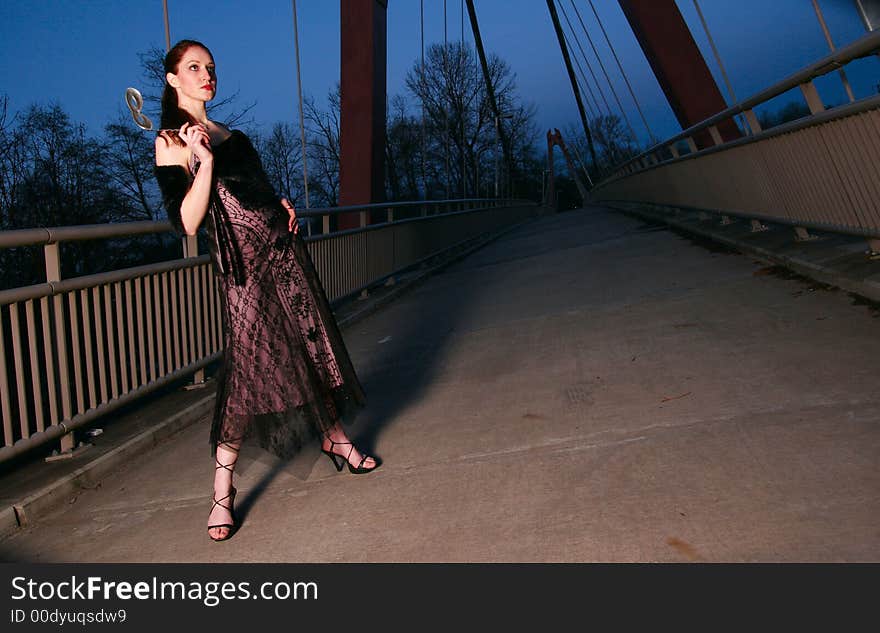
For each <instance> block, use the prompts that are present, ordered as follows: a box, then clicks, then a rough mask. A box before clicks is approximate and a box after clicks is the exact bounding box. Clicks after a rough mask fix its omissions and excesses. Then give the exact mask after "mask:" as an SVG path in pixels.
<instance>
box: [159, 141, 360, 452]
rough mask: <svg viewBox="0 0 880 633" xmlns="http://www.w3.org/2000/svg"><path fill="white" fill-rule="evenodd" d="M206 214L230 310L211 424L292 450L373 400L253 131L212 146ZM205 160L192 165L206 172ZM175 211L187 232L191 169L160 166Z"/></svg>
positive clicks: (228, 436)
mask: <svg viewBox="0 0 880 633" xmlns="http://www.w3.org/2000/svg"><path fill="white" fill-rule="evenodd" d="M213 152H214V177H213V179H214V186H213V190H212V195H211V202H210V205H209V212H208V214H207V215H206V222H205V228H206V230H207V232H208V236H209V242H210V251H211V260H212V263H213V267H214V274H215V277H216V279H217V280H218V281H219V284H220V297H221V299H222V301H221V303H222V310H223V341H224V344H225V349H224V354H223V360H222V366H221V368H220V370H219V372H218V374H217V400H216V406H215V409H214V416H213V421H212V426H211V438H210V442H211V446H212V452H213V451H215V450H216V447H217V444H218V443H219V442H235V441H240V440H244V439H245V438H248V437H256V438H257V439H258V441H259V443H260V445H261V446H263V448H266V449H267V450H270V451H271V452H273V453H275V454H276V455H278V456H280V457H283V458H289V457H292V456H293V455H294V454H295V453H296V452H298V450H299V449H300V448H302V446H303V445H305V443H306V442H307V441H308V440H309V439H313V438H317V437H320V435H321V434H322V433H323V432H326V431H327V430H329V429H330V427H332V426H333V425H334V424H335V423H336V422H337V421H340V420H346V421H347V420H348V419H349V417H350V415H351V414H353V413H354V412H356V410H357V409H359V408H360V407H361V406H362V405H363V404H364V402H365V396H364V391H363V388H362V386H361V384H360V381H359V380H358V378H357V375H356V374H355V371H354V368H353V367H352V363H351V360H350V358H349V355H348V351H347V350H346V348H345V344H344V342H343V340H342V336H341V335H340V333H339V329H338V327H337V325H336V320H335V318H334V316H333V313H332V310H331V309H330V305H329V303H328V301H327V297H326V295H325V292H324V289H323V287H322V285H321V282H320V280H319V279H318V276H317V273H316V272H315V268H314V265H313V263H312V260H311V257H310V255H309V253H308V250H307V249H306V245H305V243H304V242H303V240H302V238H301V237H299V235H296V234H294V233H292V232H291V231H289V230H288V221H289V217H290V216H289V215H288V213H287V211H286V210H285V209H284V207H282V206H281V204H280V201H279V199H278V197H277V196H276V195H275V192H274V191H273V189H272V186H271V185H270V183H269V181H268V178H267V177H266V174H265V172H264V171H263V167H262V164H261V163H260V159H259V155H258V154H257V152H256V150H255V149H254V147H253V145H252V144H251V142H250V140H249V139H248V138H247V136H246V135H245V134H243V133H242V132H240V131H238V130H233V132H232V134H231V135H230V136H229V137H227V139H226V140H224V141H222V142H221V143H219V144H218V145H217V146H215V147H214V148H213ZM198 168H199V165H198V161H197V159H195V158H194V159H193V163H192V164H191V170H192V173H193V174H194V173H196V172H197V171H198ZM156 176H157V179H158V181H159V183H160V188H161V189H162V194H163V201H164V202H165V206H166V210H167V212H168V218H169V220H170V221H171V223H172V225H173V226H174V227H175V230H176V231H177V232H178V233H180V234H182V233H183V225H182V223H181V220H180V201H181V200H182V199H183V196H184V195H185V194H186V191H187V190H188V187H189V184H190V183H191V182H192V178H193V176H191V175H190V174H189V173H188V172H187V171H186V170H185V169H184V168H183V167H180V166H173V167H164V166H163V167H157V168H156Z"/></svg>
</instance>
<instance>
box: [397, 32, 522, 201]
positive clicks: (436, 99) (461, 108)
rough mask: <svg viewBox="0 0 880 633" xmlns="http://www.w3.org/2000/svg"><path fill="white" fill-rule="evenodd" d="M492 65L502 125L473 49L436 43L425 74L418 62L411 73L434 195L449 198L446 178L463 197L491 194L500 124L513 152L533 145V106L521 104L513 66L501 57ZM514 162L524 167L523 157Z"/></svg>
mask: <svg viewBox="0 0 880 633" xmlns="http://www.w3.org/2000/svg"><path fill="white" fill-rule="evenodd" d="M487 65H488V69H489V81H490V82H491V83H492V86H493V89H494V92H495V96H496V100H497V103H498V107H499V111H500V114H501V118H500V119H499V120H498V121H496V119H495V115H494V113H493V111H492V108H491V105H490V102H489V99H488V94H487V91H486V84H485V80H484V77H483V73H482V70H481V68H480V65H479V63H478V62H477V59H476V56H475V54H474V52H473V49H472V48H471V47H470V46H467V45H462V44H460V43H457V42H454V43H449V44H447V45H446V46H445V47H444V46H443V45H442V44H433V45H431V46H430V47H429V48H428V50H427V51H426V54H425V66H424V69H422V66H421V63H418V62H417V63H416V64H414V65H413V67H412V68H411V69H410V71H409V72H408V73H407V76H406V85H407V88H408V90H409V92H410V93H411V94H412V95H413V96H414V97H415V99H416V100H417V103H418V106H419V109H420V110H423V111H424V130H425V131H424V135H425V139H424V143H423V145H424V157H423V158H424V165H425V167H424V170H425V174H424V179H425V181H426V184H427V185H428V186H429V194H434V195H436V194H441V192H443V194H441V195H445V182H446V181H447V179H449V180H451V181H452V182H454V183H455V185H456V186H455V190H456V191H457V192H458V193H459V194H460V195H462V196H467V195H471V194H479V193H481V192H483V193H487V192H488V191H489V190H490V189H491V188H490V186H489V183H491V182H492V181H493V180H494V177H495V172H496V168H495V165H496V164H497V165H498V166H499V167H498V169H499V170H500V169H502V166H501V165H502V163H503V161H502V159H501V158H500V156H501V154H502V151H501V143H500V139H499V135H498V133H497V128H496V125H503V126H504V127H505V131H507V133H508V135H510V137H511V140H512V142H511V147H512V148H517V150H522V149H523V148H524V147H525V146H527V145H532V144H533V143H534V138H535V134H536V131H535V128H534V125H533V120H534V112H535V111H534V107H532V106H527V105H524V104H522V103H521V101H520V99H519V97H518V95H517V93H516V82H515V76H514V74H513V72H512V71H511V69H510V67H509V66H508V64H507V63H506V62H505V61H504V60H502V59H501V58H500V57H498V56H497V55H489V57H488V59H487ZM423 70H424V72H423ZM420 145H422V143H420ZM447 157H449V160H448V164H449V174H448V177H447V174H446V169H447V167H446V164H447ZM420 158H422V157H420ZM515 160H516V161H517V162H521V160H522V157H521V156H520V157H518V158H515ZM419 162H420V163H421V160H420V161H419ZM420 169H421V165H420Z"/></svg>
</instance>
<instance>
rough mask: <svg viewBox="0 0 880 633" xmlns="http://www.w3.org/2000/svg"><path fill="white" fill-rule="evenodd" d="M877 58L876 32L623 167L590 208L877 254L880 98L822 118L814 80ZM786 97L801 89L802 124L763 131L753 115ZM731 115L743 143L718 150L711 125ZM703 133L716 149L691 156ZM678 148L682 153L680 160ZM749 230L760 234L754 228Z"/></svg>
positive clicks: (879, 48) (604, 183)
mask: <svg viewBox="0 0 880 633" xmlns="http://www.w3.org/2000/svg"><path fill="white" fill-rule="evenodd" d="M878 51H880V31H874V32H871V33H869V34H868V35H865V36H864V37H862V38H860V39H859V40H857V41H856V42H853V43H852V44H850V45H848V46H846V47H844V48H840V49H838V50H837V51H836V52H835V53H833V54H831V55H828V56H827V57H824V58H822V59H821V60H819V61H817V62H815V63H814V64H811V65H809V66H807V67H806V68H804V69H802V70H801V71H799V72H797V73H794V74H793V75H791V76H790V77H788V78H786V79H785V80H783V81H781V82H779V83H777V84H775V85H774V86H772V87H770V88H768V89H766V90H764V91H762V92H760V93H758V94H756V95H754V96H753V97H751V98H749V99H746V100H744V101H742V102H740V103H738V104H737V105H735V106H733V107H731V108H728V109H726V110H724V111H722V112H719V113H718V114H716V115H714V116H712V117H710V118H708V119H706V120H705V121H702V122H700V123H699V124H697V125H694V126H692V127H690V128H688V129H687V130H684V131H683V132H681V133H680V134H677V135H675V136H673V137H671V138H669V139H667V140H665V141H663V142H661V143H659V144H657V145H655V146H653V147H651V148H650V149H648V150H646V151H645V152H643V153H641V154H639V155H638V156H636V157H634V158H632V159H630V160H628V161H626V162H624V163H622V164H621V165H619V166H617V167H616V168H614V170H613V173H612V175H611V176H610V177H608V178H606V179H605V180H603V181H602V182H600V183H599V184H598V185H597V186H596V188H595V189H594V190H593V191H592V195H593V198H594V199H595V200H597V201H602V202H612V201H618V202H630V203H648V204H653V205H663V206H669V207H677V208H691V209H700V210H703V211H712V212H715V213H717V214H720V215H723V216H727V215H732V216H742V217H747V218H753V219H756V220H758V221H759V220H761V219H764V220H767V221H771V222H778V223H783V224H790V225H793V226H795V227H796V228H797V229H798V230H800V231H803V229H804V228H805V227H808V228H809V227H811V228H816V229H820V230H827V231H833V232H840V233H847V234H853V235H861V236H865V237H867V238H869V240H873V242H872V243H874V244H876V239H875V238H877V237H878V236H880V95H877V96H872V97H868V98H865V99H861V100H859V101H856V102H854V103H849V104H846V105H842V106H838V107H834V108H831V109H827V110H826V108H825V105H824V104H823V102H822V100H821V98H820V96H819V93H818V91H817V90H816V87H815V85H814V83H813V80H814V79H816V78H817V77H821V76H823V75H825V74H827V73H830V72H832V71H835V70H837V69H838V68H840V67H842V66H845V65H846V64H848V63H849V62H851V61H853V60H855V59H859V58H862V57H867V56H870V55H873V54H875V53H877V52H878ZM793 88H800V91H801V94H802V96H803V98H804V100H805V102H806V105H807V107H808V108H809V110H810V115H809V116H805V117H803V118H801V119H798V120H796V121H792V122H790V123H785V124H782V125H779V126H776V127H773V128H770V129H768V130H762V129H761V125H760V123H759V121H758V118H757V117H756V116H755V113H754V108H755V107H756V106H758V105H760V104H762V103H765V102H766V101H768V100H770V99H772V98H774V97H776V96H779V95H781V94H783V93H785V92H786V91H788V90H791V89H793ZM739 114H743V115H744V116H745V119H746V121H747V122H748V130H747V132H748V133H749V135H748V136H744V137H743V138H739V139H736V140H732V141H726V142H725V141H724V140H723V139H722V138H721V135H720V133H719V131H718V124H719V123H721V122H723V121H726V120H730V119H733V117H735V116H737V115H739ZM706 131H708V132H709V134H710V136H711V138H712V139H713V142H714V146H713V147H709V148H706V149H702V150H698V149H697V146H696V143H695V141H694V138H695V137H696V136H697V135H698V134H700V133H701V132H702V133H705V132H706ZM682 141H683V142H685V143H686V144H687V146H688V148H689V149H690V153H688V154H685V155H681V153H680V152H679V150H678V147H677V145H678V144H679V143H680V142H682ZM753 226H754V227H755V228H756V230H760V223H759V222H755V223H753Z"/></svg>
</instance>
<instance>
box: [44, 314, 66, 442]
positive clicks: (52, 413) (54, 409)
mask: <svg viewBox="0 0 880 633" xmlns="http://www.w3.org/2000/svg"><path fill="white" fill-rule="evenodd" d="M40 313H41V316H42V317H43V318H42V321H43V354H44V355H45V357H46V387H47V389H48V390H49V426H52V425H53V424H57V423H58V422H59V421H60V420H61V418H59V417H58V395H57V394H58V392H57V389H56V380H55V354H54V353H53V352H52V350H53V347H54V346H53V345H52V320H51V316H50V310H49V297H41V298H40Z"/></svg>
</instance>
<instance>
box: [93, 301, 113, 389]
mask: <svg viewBox="0 0 880 633" xmlns="http://www.w3.org/2000/svg"><path fill="white" fill-rule="evenodd" d="M102 288H103V289H104V293H102V292H101V289H102ZM106 290H107V286H95V287H94V288H92V307H93V308H94V310H95V344H96V346H97V348H98V384H99V385H100V386H101V402H102V403H104V402H108V401H109V400H110V396H109V394H108V393H107V355H106V353H105V352H104V321H103V319H104V317H103V315H102V312H101V306H102V300H101V296H102V294H106ZM108 329H109V328H108Z"/></svg>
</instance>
